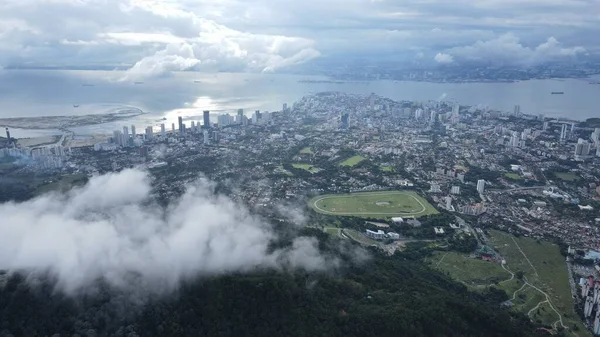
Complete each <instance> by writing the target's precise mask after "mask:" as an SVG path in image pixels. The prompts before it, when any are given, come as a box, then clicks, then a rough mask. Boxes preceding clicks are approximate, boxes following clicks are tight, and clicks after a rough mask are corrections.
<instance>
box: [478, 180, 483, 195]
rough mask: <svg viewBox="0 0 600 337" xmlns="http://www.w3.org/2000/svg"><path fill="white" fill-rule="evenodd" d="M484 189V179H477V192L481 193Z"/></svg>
mask: <svg viewBox="0 0 600 337" xmlns="http://www.w3.org/2000/svg"><path fill="white" fill-rule="evenodd" d="M484 191H485V180H483V179H479V180H477V192H479V194H483V192H484Z"/></svg>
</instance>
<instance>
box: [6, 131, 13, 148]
mask: <svg viewBox="0 0 600 337" xmlns="http://www.w3.org/2000/svg"><path fill="white" fill-rule="evenodd" d="M6 140H7V141H8V145H10V143H11V142H12V141H11V139H10V131H8V128H6Z"/></svg>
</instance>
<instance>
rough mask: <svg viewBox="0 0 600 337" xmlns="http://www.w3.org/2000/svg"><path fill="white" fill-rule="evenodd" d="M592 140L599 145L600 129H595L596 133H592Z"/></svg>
mask: <svg viewBox="0 0 600 337" xmlns="http://www.w3.org/2000/svg"><path fill="white" fill-rule="evenodd" d="M590 139H591V140H592V142H594V143H597V142H598V141H600V128H595V129H594V132H592V134H591V135H590Z"/></svg>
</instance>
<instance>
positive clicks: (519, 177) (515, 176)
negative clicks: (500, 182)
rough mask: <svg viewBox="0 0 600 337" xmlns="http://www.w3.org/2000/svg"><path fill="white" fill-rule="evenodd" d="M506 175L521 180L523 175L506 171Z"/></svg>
mask: <svg viewBox="0 0 600 337" xmlns="http://www.w3.org/2000/svg"><path fill="white" fill-rule="evenodd" d="M504 176H505V177H506V178H508V179H512V180H521V176H520V175H518V174H516V173H504Z"/></svg>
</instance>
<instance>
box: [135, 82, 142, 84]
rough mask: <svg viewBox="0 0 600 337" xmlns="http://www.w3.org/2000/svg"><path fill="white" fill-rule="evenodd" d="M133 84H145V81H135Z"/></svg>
mask: <svg viewBox="0 0 600 337" xmlns="http://www.w3.org/2000/svg"><path fill="white" fill-rule="evenodd" d="M133 84H144V82H133Z"/></svg>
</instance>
